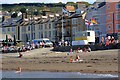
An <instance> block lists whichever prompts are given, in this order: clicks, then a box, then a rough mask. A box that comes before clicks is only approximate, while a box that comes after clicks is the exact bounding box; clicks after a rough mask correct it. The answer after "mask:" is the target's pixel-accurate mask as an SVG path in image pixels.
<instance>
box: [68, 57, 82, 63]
mask: <svg viewBox="0 0 120 80" xmlns="http://www.w3.org/2000/svg"><path fill="white" fill-rule="evenodd" d="M78 61H80V56H79V55H76V58H75V59H73V57H72V56H70V62H71V63H72V62H78Z"/></svg>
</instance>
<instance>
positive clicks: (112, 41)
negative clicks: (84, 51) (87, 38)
mask: <svg viewBox="0 0 120 80" xmlns="http://www.w3.org/2000/svg"><path fill="white" fill-rule="evenodd" d="M115 43H116V42H115V38H114V37H113V36H108V37H106V38H105V39H104V37H102V39H101V43H100V44H101V45H105V46H106V48H107V49H109V47H110V45H114V44H115Z"/></svg>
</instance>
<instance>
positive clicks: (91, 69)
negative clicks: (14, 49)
mask: <svg viewBox="0 0 120 80" xmlns="http://www.w3.org/2000/svg"><path fill="white" fill-rule="evenodd" d="M22 54H23V57H22V58H17V57H18V53H8V54H2V70H7V71H9V70H16V69H17V68H18V67H21V68H22V71H53V72H82V73H118V50H117V49H116V50H104V51H92V52H82V53H77V52H74V53H72V54H70V55H67V52H52V51H50V48H44V49H36V50H33V51H29V52H23V53H22ZM76 55H79V56H80V59H81V60H83V61H81V62H72V63H71V62H70V61H69V59H70V56H72V57H73V59H75V57H76ZM64 57H66V58H64Z"/></svg>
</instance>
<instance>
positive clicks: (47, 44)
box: [32, 38, 53, 47]
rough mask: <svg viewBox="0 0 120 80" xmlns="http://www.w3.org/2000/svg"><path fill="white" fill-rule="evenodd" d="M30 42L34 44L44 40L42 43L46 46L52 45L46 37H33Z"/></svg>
mask: <svg viewBox="0 0 120 80" xmlns="http://www.w3.org/2000/svg"><path fill="white" fill-rule="evenodd" d="M32 42H33V43H34V44H36V43H40V44H41V43H42V42H44V45H45V46H46V47H52V46H53V43H52V42H51V41H50V40H49V39H48V38H42V39H34V40H32Z"/></svg>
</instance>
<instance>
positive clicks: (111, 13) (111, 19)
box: [106, 1, 120, 36]
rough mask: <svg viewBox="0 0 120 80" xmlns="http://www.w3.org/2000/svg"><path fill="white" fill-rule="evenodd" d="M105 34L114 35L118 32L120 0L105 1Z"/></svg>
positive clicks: (119, 28) (119, 25) (119, 26)
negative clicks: (115, 0) (117, 0)
mask: <svg viewBox="0 0 120 80" xmlns="http://www.w3.org/2000/svg"><path fill="white" fill-rule="evenodd" d="M106 16H107V17H106V31H107V35H112V36H116V34H117V33H119V32H120V1H119V2H107V3H106Z"/></svg>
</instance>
